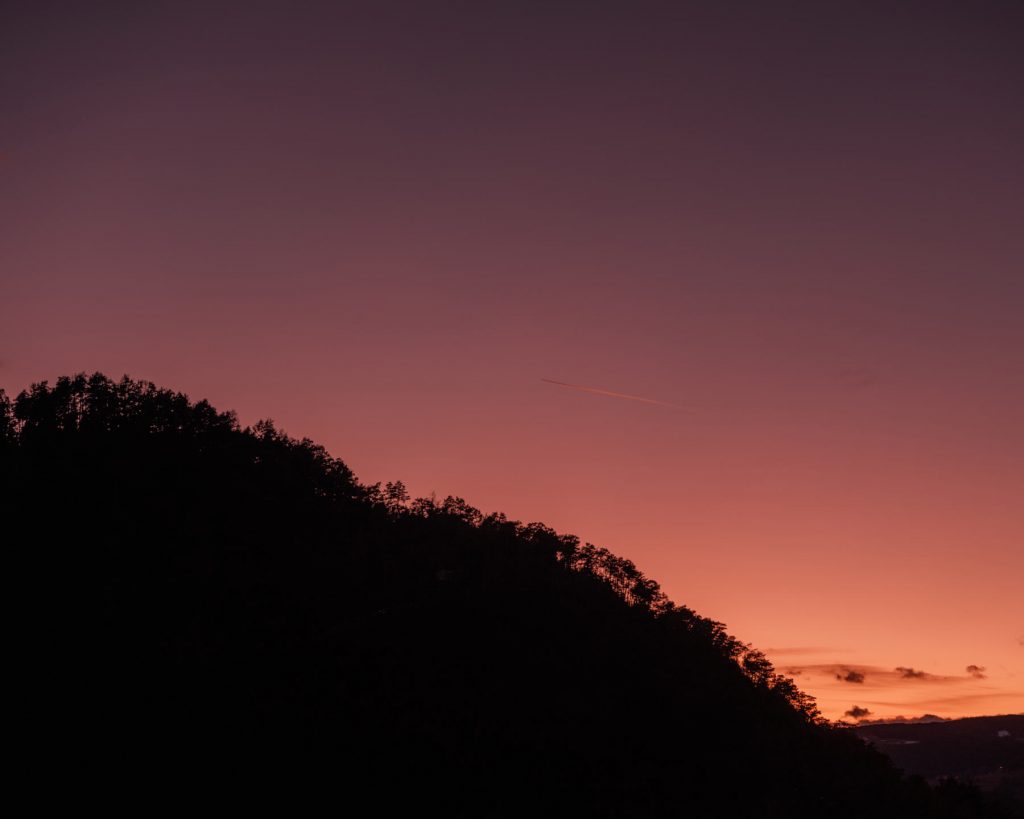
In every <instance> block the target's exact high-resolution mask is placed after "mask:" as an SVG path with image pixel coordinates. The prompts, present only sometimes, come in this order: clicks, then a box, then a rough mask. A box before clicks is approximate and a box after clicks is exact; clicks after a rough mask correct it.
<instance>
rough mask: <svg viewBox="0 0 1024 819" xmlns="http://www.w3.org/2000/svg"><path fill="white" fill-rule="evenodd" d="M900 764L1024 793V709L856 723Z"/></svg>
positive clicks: (931, 774)
mask: <svg viewBox="0 0 1024 819" xmlns="http://www.w3.org/2000/svg"><path fill="white" fill-rule="evenodd" d="M853 730H854V731H856V732H857V734H858V735H859V736H860V737H862V738H863V739H864V740H866V741H867V742H869V743H871V744H872V745H874V746H875V747H876V748H878V749H879V750H881V751H883V752H884V753H885V754H887V755H888V756H889V757H890V758H891V759H892V760H893V761H894V762H895V763H896V764H897V765H898V766H899V767H900V768H903V769H904V770H905V771H908V772H909V773H913V774H919V775H920V776H923V777H925V778H927V779H929V780H938V779H940V778H942V777H946V776H956V777H959V778H961V779H970V780H971V781H973V782H976V783H977V784H979V785H981V786H982V787H983V788H985V789H987V790H992V791H995V792H1008V793H1012V794H1015V795H1016V796H1017V797H1018V798H1024V715H1021V714H1016V715H1008V716H999V717H971V718H968V719H957V720H944V721H941V722H930V723H903V724H891V725H881V724H874V725H860V726H857V727H856V728H854V729H853Z"/></svg>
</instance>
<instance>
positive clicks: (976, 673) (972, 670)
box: [965, 663, 985, 680]
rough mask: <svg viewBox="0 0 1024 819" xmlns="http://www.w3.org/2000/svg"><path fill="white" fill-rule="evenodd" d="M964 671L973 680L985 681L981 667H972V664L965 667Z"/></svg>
mask: <svg viewBox="0 0 1024 819" xmlns="http://www.w3.org/2000/svg"><path fill="white" fill-rule="evenodd" d="M965 670H966V671H967V673H968V674H970V675H971V676H972V677H974V678H975V679H978V680H984V679H985V666H983V665H974V664H973V663H972V664H971V665H969V666H967V668H966V669H965Z"/></svg>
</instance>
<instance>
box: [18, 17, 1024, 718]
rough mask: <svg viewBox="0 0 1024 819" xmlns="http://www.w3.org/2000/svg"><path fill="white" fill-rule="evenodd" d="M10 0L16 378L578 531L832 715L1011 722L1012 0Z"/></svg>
mask: <svg viewBox="0 0 1024 819" xmlns="http://www.w3.org/2000/svg"><path fill="white" fill-rule="evenodd" d="M12 6H13V4H7V5H5V6H4V10H3V14H2V20H0V114H2V119H0V278H2V290H0V386H2V387H4V388H5V389H6V390H7V391H8V392H9V393H16V392H17V391H18V390H19V389H21V388H23V387H25V386H27V385H28V384H29V383H31V382H33V381H38V380H42V379H50V380H52V379H54V378H55V377H57V376H58V375H61V374H68V373H74V372H78V371H90V372H91V371H94V370H101V371H104V372H106V373H107V374H109V375H111V376H115V377H116V376H120V375H121V374H123V373H128V374H130V375H132V376H133V377H136V378H144V379H147V380H153V381H156V382H157V383H159V384H161V385H163V386H168V387H173V388H175V389H180V390H182V391H185V392H187V393H188V394H190V395H191V396H192V397H193V398H201V397H206V398H209V399H210V400H211V401H213V402H214V404H215V405H216V406H218V407H220V408H222V409H229V408H233V409H235V410H237V411H238V413H239V417H240V419H241V420H242V422H243V423H251V422H254V421H256V420H257V419H258V418H261V417H272V418H274V419H275V420H276V421H277V422H278V424H279V425H280V426H282V427H283V428H284V429H285V430H286V431H288V432H289V433H291V434H293V435H297V436H300V437H301V436H309V437H311V438H313V439H315V440H317V441H319V442H322V443H323V444H325V445H326V446H327V447H328V449H329V450H330V451H331V452H332V453H333V454H335V455H337V456H339V457H341V458H343V459H344V460H345V461H346V462H347V463H348V464H349V466H350V467H351V468H352V469H353V470H354V471H355V472H356V474H357V475H358V476H359V478H360V479H361V480H363V481H366V482H374V481H379V480H394V479H402V480H404V481H405V482H406V484H407V485H408V486H409V488H410V490H411V491H412V492H413V493H414V494H429V493H430V492H431V491H436V492H437V494H438V495H439V496H444V495H447V494H455V495H460V496H462V497H464V498H465V499H466V500H468V501H469V502H471V503H472V504H474V505H475V506H478V507H480V508H481V509H483V510H484V511H493V510H501V511H504V512H506V513H507V514H508V515H509V516H510V517H513V518H517V519H520V520H523V521H532V520H541V521H544V522H546V523H548V524H549V525H552V526H554V527H555V528H557V529H559V530H560V531H568V532H573V533H576V534H578V535H579V536H581V537H582V538H584V539H586V540H589V541H592V542H595V543H597V544H599V545H602V546H607V547H609V548H611V549H612V550H614V551H616V552H618V553H619V554H622V555H624V556H626V557H629V558H631V559H633V560H634V561H635V562H636V563H637V564H638V565H639V566H640V568H641V569H642V570H643V571H645V573H647V574H648V575H649V576H651V577H653V578H655V579H656V580H658V581H659V582H660V583H661V584H662V586H663V588H664V589H665V590H666V591H667V592H668V593H669V595H670V596H671V597H672V598H673V599H675V600H676V601H678V602H682V603H685V604H687V605H689V606H690V607H692V608H694V609H696V610H697V611H698V612H700V613H702V614H704V615H706V616H710V617H713V618H715V619H718V620H721V621H724V622H725V623H726V624H727V626H728V628H729V630H730V631H731V632H732V633H734V634H735V635H737V636H738V637H740V639H743V640H745V641H749V642H752V643H754V644H755V645H756V646H758V647H761V648H763V649H766V650H767V651H768V653H769V656H771V657H772V658H773V659H774V660H775V661H776V663H777V665H778V666H779V667H780V668H782V669H787V670H791V671H792V673H793V674H794V675H796V679H797V680H798V681H799V682H800V684H801V686H803V687H804V688H805V689H806V690H808V691H809V692H810V693H813V694H815V695H816V696H818V697H819V701H820V705H821V707H822V709H823V711H824V712H825V713H826V715H827V716H830V717H836V718H837V717H840V716H842V714H843V712H844V711H845V710H847V709H850V708H851V707H852V706H853V705H855V704H856V705H858V706H860V707H862V708H867V709H869V710H870V711H871V712H872V716H876V717H882V716H893V715H896V714H905V715H907V716H913V715H917V714H921V713H925V712H931V713H935V714H939V715H942V716H949V717H953V716H960V715H973V714H984V713H1008V712H1022V711H1024V602H1022V601H1024V595H1021V587H1022V585H1024V584H1022V578H1024V503H1022V498H1024V425H1022V423H1021V416H1022V412H1021V406H1022V401H1024V321H1022V316H1024V229H1022V222H1024V219H1022V213H1024V105H1022V104H1021V89H1022V88H1024V57H1022V55H1024V48H1021V44H1022V42H1024V5H1022V4H1021V3H1020V2H1017V0H1006V2H986V1H985V0H979V2H971V3H966V2H961V3H946V2H939V1H936V0H932V1H931V2H926V3H912V2H907V3H889V2H879V3H869V2H856V3H854V2H849V3H844V2H835V3H820V2H806V3H792V2H781V1H780V2H772V3H753V2H730V0H715V2H704V3H697V2H690V3H687V2H672V3H643V2H629V3H626V2H622V3H602V2H588V3H557V2H545V3H531V2H524V0H519V2H507V3H497V2H480V1H479V0H475V1H474V2H454V3H446V2H436V3H435V2H407V3H401V2H396V3H391V2H367V3H344V2H336V3H329V4H328V3H324V4H319V3H301V2H298V3H296V2H255V1H253V0H247V2H238V3H217V2H202V3H189V2H173V3H172V2H167V3H153V2H150V3H146V2H123V3H119V2H97V3H64V4H61V3H49V2H39V3H21V4H18V6H17V8H12ZM544 379H548V380H544ZM551 382H565V383H566V384H572V385H577V386H578V387H586V388H588V390H582V389H577V388H573V387H569V386H564V385H562V384H557V383H551ZM602 391H603V392H602ZM606 393H621V394H623V395H624V396H635V397H640V398H646V399H648V401H636V400H632V399H631V398H629V397H620V396H616V395H610V394H606ZM657 402H663V403H657ZM968 665H976V666H981V667H984V668H985V669H986V670H985V671H984V672H977V673H980V674H982V675H983V676H976V675H972V674H971V673H968V672H967V670H966V669H967V666H968ZM897 667H902V668H908V669H914V674H907V673H905V672H898V671H895V670H894V669H896V668H897ZM922 670H923V671H924V672H926V673H927V676H918V675H917V672H919V671H922ZM851 671H854V672H856V673H855V674H853V675H852V676H851V675H850V674H849V672H851ZM858 675H862V676H863V680H862V681H856V678H857V676H858ZM840 678H842V679H840Z"/></svg>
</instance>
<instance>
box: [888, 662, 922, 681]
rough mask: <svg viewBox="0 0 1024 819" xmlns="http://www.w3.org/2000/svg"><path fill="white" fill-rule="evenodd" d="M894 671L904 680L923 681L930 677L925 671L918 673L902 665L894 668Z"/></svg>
mask: <svg viewBox="0 0 1024 819" xmlns="http://www.w3.org/2000/svg"><path fill="white" fill-rule="evenodd" d="M896 671H897V672H898V673H899V675H900V677H902V678H903V679H904V680H924V679H927V678H928V677H929V676H930V675H929V674H928V672H927V671H918V670H917V669H914V668H908V667H907V666H903V665H898V666H896Z"/></svg>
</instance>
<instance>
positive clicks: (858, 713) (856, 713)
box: [843, 705, 871, 719]
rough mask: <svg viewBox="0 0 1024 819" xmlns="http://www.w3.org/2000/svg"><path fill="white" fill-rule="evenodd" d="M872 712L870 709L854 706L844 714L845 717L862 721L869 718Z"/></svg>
mask: <svg viewBox="0 0 1024 819" xmlns="http://www.w3.org/2000/svg"><path fill="white" fill-rule="evenodd" d="M870 713H871V710H870V709H868V708H861V707H860V706H859V705H855V706H853V708H851V709H850V710H849V711H847V712H846V713H845V714H843V716H844V717H853V718H854V719H862V718H863V717H866V716H868V715H869V714H870Z"/></svg>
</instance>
